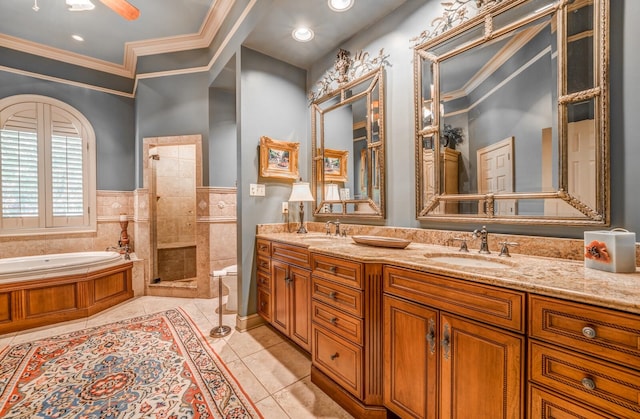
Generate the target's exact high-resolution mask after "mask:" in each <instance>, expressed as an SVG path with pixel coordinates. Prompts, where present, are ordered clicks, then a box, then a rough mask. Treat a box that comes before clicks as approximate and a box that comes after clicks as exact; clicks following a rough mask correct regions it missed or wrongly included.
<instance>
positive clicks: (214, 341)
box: [206, 335, 240, 364]
mask: <svg viewBox="0 0 640 419" xmlns="http://www.w3.org/2000/svg"><path fill="white" fill-rule="evenodd" d="M206 336H207V342H209V345H211V347H212V348H213V350H214V351H216V353H217V354H218V356H219V357H220V359H222V361H223V362H224V363H225V364H226V363H229V362H233V361H237V360H238V359H240V358H238V355H237V354H236V353H235V352H234V350H233V349H232V348H231V346H229V343H228V342H227V341H226V340H225V339H223V338H212V337H208V336H209V335H206Z"/></svg>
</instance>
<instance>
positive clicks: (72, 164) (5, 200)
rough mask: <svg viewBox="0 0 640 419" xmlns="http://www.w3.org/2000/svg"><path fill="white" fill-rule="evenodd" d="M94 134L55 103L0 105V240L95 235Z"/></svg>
mask: <svg viewBox="0 0 640 419" xmlns="http://www.w3.org/2000/svg"><path fill="white" fill-rule="evenodd" d="M95 161H96V158H95V133H94V131H93V128H92V127H91V124H90V123H89V121H88V120H87V118H85V117H84V116H83V115H82V114H81V113H80V112H79V111H78V110H76V109H75V108H73V107H71V106H69V105H67V104H66V103H64V102H61V101H59V100H56V99H52V98H49V97H45V96H37V95H18V96H12V97H8V98H5V99H0V181H1V182H0V234H2V235H11V234H30V233H43V232H69V231H86V230H95V226H96V222H95V220H96V216H95V210H92V208H95V185H96V175H95V173H96V171H95Z"/></svg>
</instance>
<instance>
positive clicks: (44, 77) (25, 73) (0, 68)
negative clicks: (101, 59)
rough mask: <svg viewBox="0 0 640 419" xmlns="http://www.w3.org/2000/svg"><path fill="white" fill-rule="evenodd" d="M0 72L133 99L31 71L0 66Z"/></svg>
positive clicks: (130, 95) (122, 93)
mask: <svg viewBox="0 0 640 419" xmlns="http://www.w3.org/2000/svg"><path fill="white" fill-rule="evenodd" d="M0 71H5V72H7V73H12V74H18V75H20V76H27V77H33V78H34V79H40V80H46V81H52V82H55V83H60V84H66V85H68V86H75V87H82V88H83V89H89V90H95V91H97V92H102V93H109V94H111V95H116V96H123V97H128V98H133V97H134V94H133V93H129V92H122V91H120V90H113V89H107V88H104V87H99V86H94V85H92V84H87V83H80V82H77V81H72V80H67V79H61V78H60V77H53V76H47V75H44V74H40V73H34V72H31V71H25V70H18V69H15V68H10V67H5V66H2V65H0Z"/></svg>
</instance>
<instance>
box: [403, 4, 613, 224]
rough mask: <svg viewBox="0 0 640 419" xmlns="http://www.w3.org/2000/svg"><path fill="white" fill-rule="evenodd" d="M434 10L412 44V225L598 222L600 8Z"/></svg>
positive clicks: (603, 172)
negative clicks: (429, 222) (420, 222)
mask: <svg viewBox="0 0 640 419" xmlns="http://www.w3.org/2000/svg"><path fill="white" fill-rule="evenodd" d="M442 4H443V7H444V8H445V10H444V12H443V16H442V17H441V18H437V19H435V20H434V21H433V28H432V29H431V30H426V31H424V32H423V33H422V34H421V35H420V36H418V37H416V38H414V42H416V45H415V46H414V81H415V86H414V88H415V91H414V95H415V99H416V103H415V107H416V114H415V117H416V120H415V123H416V177H417V182H416V215H417V218H418V219H419V220H434V219H437V220H446V221H474V222H475V221H491V222H504V223H531V224H567V225H590V224H596V225H608V224H609V191H608V189H609V128H608V124H609V116H608V112H609V93H608V92H609V80H608V74H609V71H608V66H609V45H608V37H609V1H608V0H557V1H553V0H502V1H482V0H479V1H471V0H456V1H455V2H446V3H442ZM472 13H476V14H475V15H474V16H472V17H470V14H472ZM456 23H457V26H455V27H454V25H455V24H456Z"/></svg>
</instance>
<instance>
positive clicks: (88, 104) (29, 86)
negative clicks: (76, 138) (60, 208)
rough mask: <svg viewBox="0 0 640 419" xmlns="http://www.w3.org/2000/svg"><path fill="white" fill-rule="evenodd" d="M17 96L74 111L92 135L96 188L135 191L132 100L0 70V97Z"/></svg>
mask: <svg viewBox="0 0 640 419" xmlns="http://www.w3.org/2000/svg"><path fill="white" fill-rule="evenodd" d="M20 94H35V95H43V96H49V97H53V98H55V99H58V100H61V101H63V102H65V103H68V104H69V105H71V106H73V107H74V108H76V109H78V110H79V111H80V112H81V113H82V114H83V115H84V116H86V117H87V119H88V120H89V122H90V123H91V125H92V126H93V129H94V131H95V133H96V149H97V159H96V161H97V163H96V165H97V170H96V177H97V181H96V187H97V188H98V189H101V190H116V191H131V190H133V189H134V188H135V161H136V160H135V154H134V139H135V134H134V132H135V131H134V125H135V121H134V100H133V99H132V98H127V97H122V96H117V95H112V94H108V93H102V92H99V91H96V90H90V89H86V88H82V87H76V86H69V85H67V84H61V83H55V82H51V81H45V80H40V79H36V78H33V77H28V76H23V75H18V74H13V73H9V72H6V71H0V98H4V97H8V96H14V95H20Z"/></svg>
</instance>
